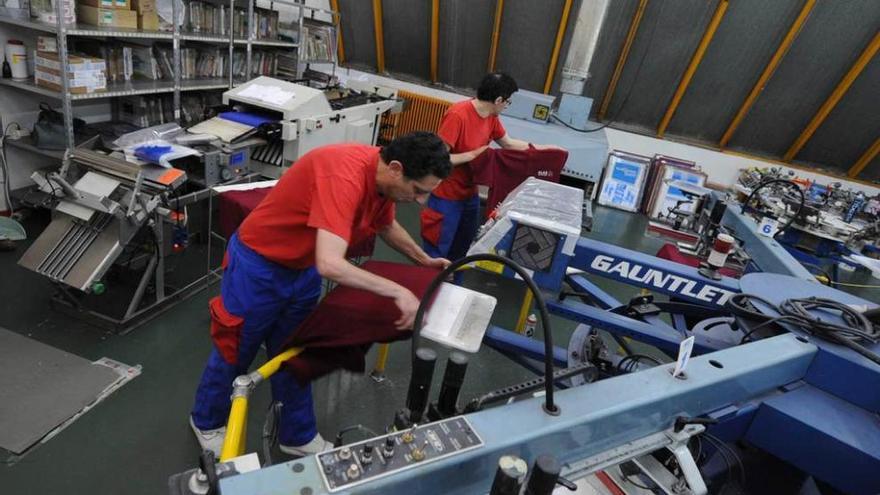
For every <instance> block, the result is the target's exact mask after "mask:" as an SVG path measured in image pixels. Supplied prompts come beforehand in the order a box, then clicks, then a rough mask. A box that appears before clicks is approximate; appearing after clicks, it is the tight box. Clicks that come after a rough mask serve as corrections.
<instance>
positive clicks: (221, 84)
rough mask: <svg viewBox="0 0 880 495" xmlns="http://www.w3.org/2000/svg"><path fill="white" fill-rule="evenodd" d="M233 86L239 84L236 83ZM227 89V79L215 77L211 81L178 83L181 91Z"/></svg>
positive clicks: (199, 80)
mask: <svg viewBox="0 0 880 495" xmlns="http://www.w3.org/2000/svg"><path fill="white" fill-rule="evenodd" d="M234 84H239V83H238V81H236V82H235V83H234ZM227 88H229V79H227V78H225V77H217V78H213V79H185V80H183V81H180V90H181V91H208V90H211V89H227Z"/></svg>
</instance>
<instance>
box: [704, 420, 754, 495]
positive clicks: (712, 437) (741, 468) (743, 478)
mask: <svg viewBox="0 0 880 495" xmlns="http://www.w3.org/2000/svg"><path fill="white" fill-rule="evenodd" d="M703 435H704V436H705V437H706V439H707V440H709V441H710V442H712V443H713V444H715V446H716V448H718V447H720V448H722V449H724V450H727V452H729V453H730V455H731V456H732V457H733V459H734V460H736V464H737V466H738V467H739V474H740V477H739V479H740V486H741V487H742V488H745V486H746V468H745V465H743V462H742V458H740V456H739V454H737V453H736V450H734V448H733V447H731V446H730V445H727V443H726V442H724V441H723V440H721V439H720V438H718V437H716V436H715V435H713V434H711V433H703Z"/></svg>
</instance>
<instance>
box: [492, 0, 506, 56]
mask: <svg viewBox="0 0 880 495" xmlns="http://www.w3.org/2000/svg"><path fill="white" fill-rule="evenodd" d="M503 14H504V0H495V22H494V23H493V24H492V46H491V48H489V72H495V57H496V56H497V55H498V38H499V37H500V36H501V16H502V15H503Z"/></svg>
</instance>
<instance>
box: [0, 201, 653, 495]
mask: <svg viewBox="0 0 880 495" xmlns="http://www.w3.org/2000/svg"><path fill="white" fill-rule="evenodd" d="M595 217H596V218H595V222H594V229H593V233H592V234H590V236H591V237H593V238H596V239H599V240H602V241H605V242H609V243H612V244H616V245H620V246H625V247H629V248H633V249H637V250H640V251H644V252H648V253H653V252H656V250H657V249H658V248H659V247H660V245H662V241H660V240H659V239H655V238H649V237H645V236H644V228H645V220H644V218H643V217H640V216H636V215H632V214H628V213H624V212H620V211H617V210H610V209H605V208H601V207H600V208H597V209H596V211H595ZM399 218H400V220H401V221H402V223H404V224H405V226H406V227H407V228H408V229H410V231H411V232H415V231H416V228H417V210H416V209H415V207H413V206H408V207H403V208H401V209H400V213H399ZM31 223H37V225H39V222H36V221H34V222H31ZM31 227H32V228H33V226H31ZM30 235H31V237H32V238H33V237H36V235H37V232H35V231H32V232H30ZM25 247H26V244H22V245H21V246H19V249H18V251H17V252H12V253H0V273H2V274H3V275H2V276H0V301H2V303H0V304H2V312H0V326H2V327H5V328H7V329H10V330H12V331H15V332H19V333H21V334H23V335H26V336H28V337H31V338H33V339H36V340H38V341H40V342H43V343H46V344H49V345H52V346H55V347H57V348H59V349H62V350H65V351H68V352H72V353H74V354H77V355H79V356H82V357H84V358H86V359H90V360H94V359H98V358H100V357H103V356H106V357H110V358H112V359H115V360H117V361H121V362H123V363H126V364H131V365H141V366H142V367H143V373H142V375H141V376H139V377H138V378H136V379H134V380H133V381H131V382H130V383H128V384H127V385H125V386H124V387H122V388H121V389H120V390H118V391H117V392H116V393H114V394H113V395H112V396H110V397H109V398H108V399H107V400H105V401H104V402H103V403H101V404H100V405H99V406H97V407H95V408H94V409H93V410H91V411H89V412H88V413H87V414H85V415H84V416H82V417H81V418H79V419H78V420H77V421H76V422H74V423H73V424H72V425H71V426H69V427H68V428H67V429H65V430H64V431H63V432H61V433H60V434H59V435H57V436H56V437H54V438H52V439H51V440H49V441H48V442H46V443H45V444H42V445H39V446H37V447H35V448H34V449H32V450H31V451H30V452H28V453H27V454H26V455H24V456H22V457H20V458H11V457H10V458H9V459H8V460H7V463H6V465H5V466H3V467H0V493H3V494H4V495H13V494H15V495H17V494H35V493H41V494H55V493H59V494H60V493H77V494H79V493H114V494H115V493H126V494H141V493H143V494H151V495H152V494H160V493H166V492H167V488H166V484H167V479H168V476H169V475H171V474H174V473H177V472H181V471H184V470H187V469H190V468H192V467H193V466H195V465H196V462H197V456H198V453H199V450H198V446H197V444H196V441H195V439H194V438H193V436H192V433H191V432H190V430H189V426H188V424H187V415H188V413H189V409H190V406H191V401H192V397H193V393H194V391H195V387H196V384H197V382H198V379H199V376H200V374H201V371H202V366H203V364H204V362H205V359H206V358H207V356H208V353H209V351H210V348H211V342H210V340H209V335H208V323H209V322H208V311H207V301H208V299H209V298H210V297H212V296H213V295H215V294H216V293H217V286H216V285H215V286H214V287H212V288H210V289H208V290H206V291H203V292H201V293H199V294H197V295H196V296H194V297H193V298H192V299H190V300H188V301H186V302H183V303H182V304H180V305H178V306H176V307H175V308H173V309H172V310H170V311H168V312H167V313H165V314H163V315H162V316H160V317H159V318H157V319H156V320H153V321H152V322H150V323H148V324H146V325H144V326H142V327H140V328H138V329H136V330H134V331H132V332H131V333H129V334H127V335H122V336H119V335H113V334H110V333H107V332H104V331H101V330H98V329H96V328H95V327H91V326H88V325H85V324H83V323H80V322H77V321H76V320H71V319H70V318H68V317H65V316H63V315H61V314H60V313H57V312H55V311H53V310H51V309H50V308H49V304H48V298H49V296H50V294H51V284H50V283H49V282H48V281H47V280H46V279H44V278H42V277H40V276H37V275H35V274H33V273H31V272H29V271H27V270H25V269H23V268H21V267H18V266H17V265H16V261H17V259H18V257H20V256H21V254H22V253H23V251H24V248H25ZM377 258H379V259H390V260H400V258H399V257H397V256H396V254H395V253H391V252H389V250H388V249H387V248H386V247H385V246H380V247H379V249H378V250H377ZM471 277H473V276H471ZM470 282H471V283H476V281H474V280H473V279H471V280H470ZM488 282H489V283H488V285H487V287H486V290H488V291H490V292H493V293H495V294H496V295H498V296H499V297H500V298H501V301H500V303H499V305H498V311H497V312H496V316H495V322H496V324H499V325H502V326H507V327H511V326H512V325H513V324H514V322H515V319H516V316H517V311H518V306H519V303H518V300H517V298H518V297H519V294H521V292H520V291H521V289H520V288H519V287H516V286H512V285H511V283H510V282H505V281H503V280H499V279H492V280H489V281H488ZM602 286H603V287H604V288H605V289H606V290H608V291H609V292H610V293H611V294H612V295H615V296H616V297H618V298H621V299H628V298H629V297H631V296H632V295H634V293H635V292H636V291H635V289H633V288H631V287H626V286H623V285H619V284H614V283H610V282H603V283H602ZM573 328H574V325H573V324H572V323H571V322H568V321H564V320H561V319H558V318H556V319H554V320H553V329H554V332H553V333H554V337H555V339H556V342H557V343H560V344H562V345H564V343H565V342H567V340H568V336H569V335H570V333H571V331H572V330H573ZM408 353H409V344H408V343H399V344H396V345H394V346H392V351H391V357H390V359H389V363H388V369H387V380H385V381H384V382H382V383H376V382H375V381H373V380H372V379H371V378H370V377H368V376H359V375H351V374H343V373H337V374H334V375H331V376H330V377H327V378H325V379H322V380H320V381H319V382H317V383H315V384H314V393H315V405H316V412H317V415H318V425H319V429H320V430H321V432H322V434H323V435H324V436H325V437H326V438H332V437H333V436H334V435H335V432H336V431H338V430H339V429H340V428H342V427H345V426H348V425H351V424H355V423H360V424H363V425H365V426H368V427H370V428H373V429H374V430H381V429H383V428H384V427H385V425H387V424H388V423H389V422H390V421H391V418H392V415H393V413H394V410H395V409H396V408H398V407H401V406H402V405H403V397H404V395H405V390H406V386H407V383H408V363H407V359H408ZM374 355H375V349H374V351H373V352H372V353H371V354H370V356H368V358H367V362H368V368H369V367H370V365H371V363H372V362H373V361H374ZM441 369H442V368H441ZM532 377H533V375H532V374H531V373H529V372H527V371H525V370H523V369H522V368H519V367H518V366H516V365H514V364H512V363H511V362H510V361H508V360H507V359H506V358H504V357H502V356H500V355H499V354H497V353H495V352H494V351H492V350H489V349H487V348H484V349H483V350H482V351H481V352H480V353H479V354H478V355H477V356H476V357H474V358H473V359H472V363H471V367H470V370H469V373H468V380H467V383H466V386H465V388H464V391H463V394H462V399H464V400H466V399H469V398H472V397H474V396H475V395H476V394H479V393H481V392H484V391H488V390H492V389H495V388H498V387H501V386H505V385H509V384H512V383H515V382H518V381H521V380H525V379H529V378H532ZM438 378H439V373H438ZM435 390H436V388H435ZM268 404H269V392H268V387H263V388H260V389H258V390H257V392H256V396H255V399H254V401H253V402H252V405H251V415H250V423H249V427H248V431H249V432H251V433H250V436H249V441H248V449H247V450H248V451H258V452H259V451H261V440H260V436H259V432H260V431H261V427H262V423H263V419H264V417H265V409H266V407H267V406H268ZM0 407H2V406H0ZM0 453H3V454H5V452H3V451H0ZM6 457H8V456H7V455H4V458H6Z"/></svg>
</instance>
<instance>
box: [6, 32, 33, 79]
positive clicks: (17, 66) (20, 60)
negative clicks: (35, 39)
mask: <svg viewBox="0 0 880 495" xmlns="http://www.w3.org/2000/svg"><path fill="white" fill-rule="evenodd" d="M6 61H7V62H9V67H11V68H12V78H13V79H27V77H28V63H27V49H26V48H25V47H24V43H22V42H21V41H19V40H9V41H7V42H6Z"/></svg>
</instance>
